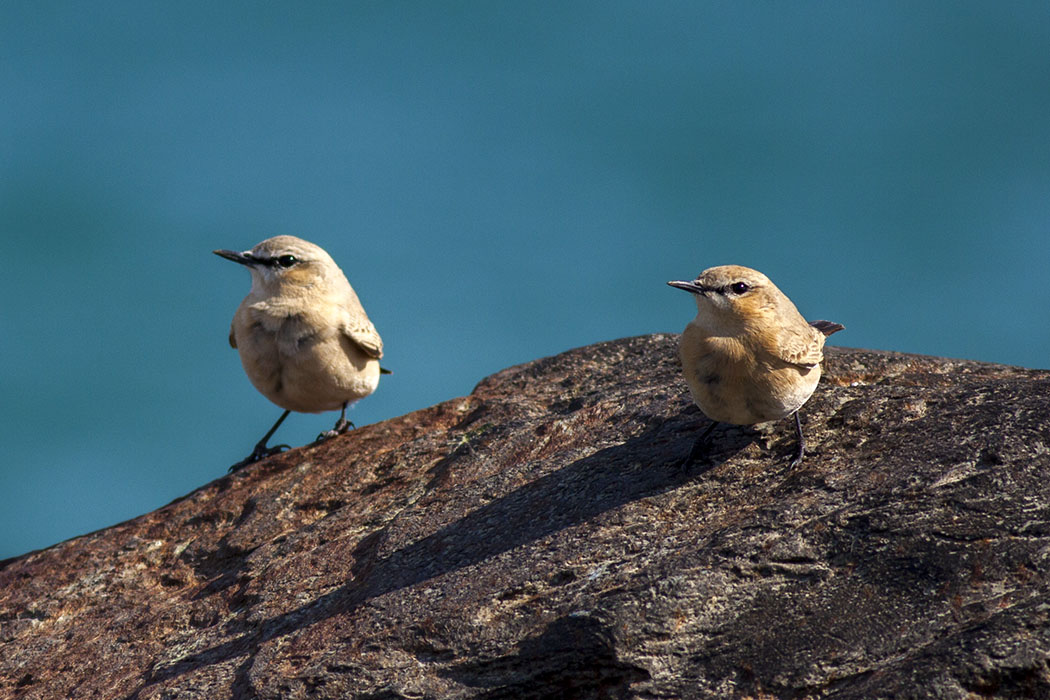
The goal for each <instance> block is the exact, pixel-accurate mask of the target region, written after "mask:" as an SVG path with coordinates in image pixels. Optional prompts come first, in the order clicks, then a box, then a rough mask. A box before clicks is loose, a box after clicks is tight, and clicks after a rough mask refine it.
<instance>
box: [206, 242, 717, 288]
mask: <svg viewBox="0 0 1050 700" xmlns="http://www.w3.org/2000/svg"><path fill="white" fill-rule="evenodd" d="M215 252H218V251H215ZM667 284H669V285H671V286H672V287H675V288H676V289H684V290H685V291H687V292H691V293H692V294H703V293H704V292H706V291H707V290H706V289H705V288H704V287H702V286H700V285H699V284H697V283H696V282H685V281H682V280H674V281H672V282H668V283H667Z"/></svg>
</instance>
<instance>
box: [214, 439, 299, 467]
mask: <svg viewBox="0 0 1050 700" xmlns="http://www.w3.org/2000/svg"><path fill="white" fill-rule="evenodd" d="M290 449H292V446H291V445H274V446H273V447H267V446H266V445H265V444H264V443H261V442H260V443H259V444H258V445H256V446H255V449H254V450H252V453H251V454H250V455H248V456H247V457H245V458H244V459H242V460H241V461H240V462H237V463H236V464H234V465H233V466H231V467H230V469H229V473H232V472H235V471H237V470H238V469H241V468H243V467H247V466H248V465H249V464H255V463H256V462H258V461H259V460H261V459H266V458H267V457H271V456H273V455H278V454H281V453H282V452H284V451H285V450H290Z"/></svg>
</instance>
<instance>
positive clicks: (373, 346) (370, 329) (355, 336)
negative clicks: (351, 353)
mask: <svg viewBox="0 0 1050 700" xmlns="http://www.w3.org/2000/svg"><path fill="white" fill-rule="evenodd" d="M343 333H345V334H346V337H347V338H349V339H350V340H352V341H353V342H354V344H355V345H357V347H359V348H361V349H362V350H363V351H364V352H365V354H366V355H368V356H370V357H374V358H376V359H377V360H378V359H379V358H381V357H382V356H383V339H382V338H380V337H379V332H378V331H376V327H375V326H373V325H372V322H371V321H369V320H368V319H367V318H365V319H356V320H352V321H347V322H346V323H344V324H343Z"/></svg>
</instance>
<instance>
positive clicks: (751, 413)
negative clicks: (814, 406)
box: [682, 355, 820, 425]
mask: <svg viewBox="0 0 1050 700" xmlns="http://www.w3.org/2000/svg"><path fill="white" fill-rule="evenodd" d="M682 366H683V370H684V373H685V378H686V383H687V384H688V385H689V391H690V393H691V394H692V396H693V401H695V402H696V405H697V406H698V407H699V408H700V410H701V411H703V412H704V415H706V416H707V417H708V418H710V419H712V420H716V421H722V422H725V423H733V424H735V425H754V424H756V423H764V422H766V421H771V420H779V419H780V418H784V417H786V416H789V415H791V414H792V413H794V412H795V411H797V410H798V409H799V408H801V407H802V404H804V403H805V402H806V401H807V400H808V399H809V397H810V396H811V395H812V394H813V390H814V389H816V386H817V382H818V381H819V380H820V366H819V365H817V366H815V367H813V368H811V369H806V368H800V367H797V366H794V365H783V366H780V367H772V366H768V365H765V364H764V363H753V362H743V361H738V360H736V361H734V360H728V359H727V358H725V357H724V356H716V355H702V356H700V357H698V358H692V360H691V361H689V360H687V358H686V357H684V356H683V357H682Z"/></svg>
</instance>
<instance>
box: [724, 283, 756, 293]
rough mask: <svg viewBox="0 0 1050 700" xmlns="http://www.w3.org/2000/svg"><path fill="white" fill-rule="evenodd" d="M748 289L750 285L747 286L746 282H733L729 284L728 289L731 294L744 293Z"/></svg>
mask: <svg viewBox="0 0 1050 700" xmlns="http://www.w3.org/2000/svg"><path fill="white" fill-rule="evenodd" d="M749 289H751V287H749V286H747V282H733V284H731V285H729V291H731V292H733V294H744V293H745V292H747V290H749Z"/></svg>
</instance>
